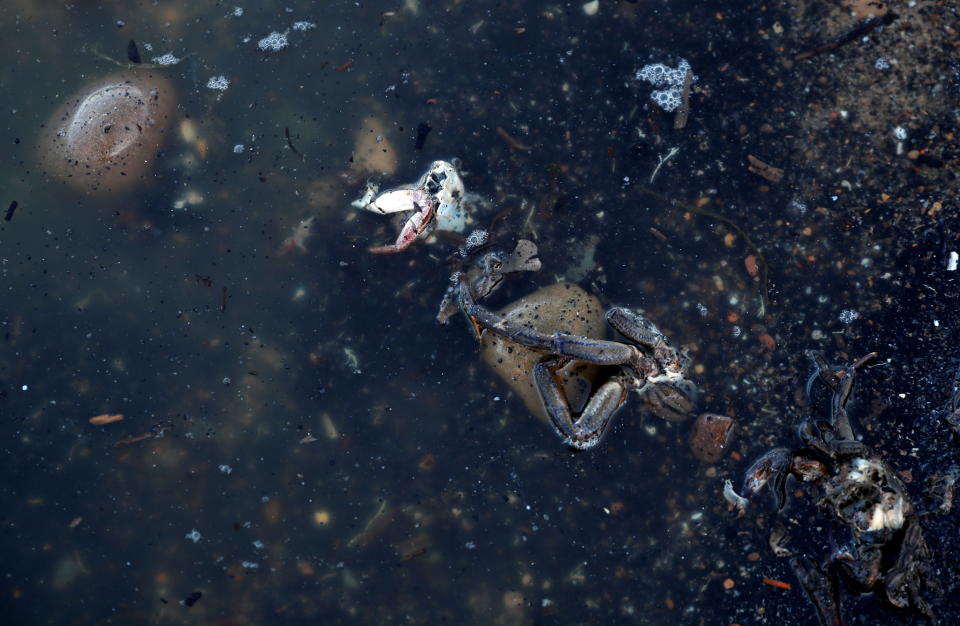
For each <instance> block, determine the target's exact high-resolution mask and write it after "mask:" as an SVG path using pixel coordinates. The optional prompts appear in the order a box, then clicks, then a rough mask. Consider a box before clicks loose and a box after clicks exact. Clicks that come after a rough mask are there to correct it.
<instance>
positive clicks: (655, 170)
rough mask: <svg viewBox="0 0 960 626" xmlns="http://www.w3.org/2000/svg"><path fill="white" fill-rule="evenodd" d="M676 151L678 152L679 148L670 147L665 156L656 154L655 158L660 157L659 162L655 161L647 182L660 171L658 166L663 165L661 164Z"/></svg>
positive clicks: (651, 180)
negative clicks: (655, 164) (655, 163)
mask: <svg viewBox="0 0 960 626" xmlns="http://www.w3.org/2000/svg"><path fill="white" fill-rule="evenodd" d="M678 152H680V148H670V152H668V153H667V156H665V157H664V156H660V155H659V154H658V155H657V158H658V159H660V162H659V163H657V166H656V167H655V168H653V174H650V180H649V181H648V182H651V183H652V182H653V179H654V178H656V177H657V173H658V172H659V171H660V168H661V167H663V164H664V163H666V162H667V161H669V160H670V159H671V157H673V155H675V154H676V153H678Z"/></svg>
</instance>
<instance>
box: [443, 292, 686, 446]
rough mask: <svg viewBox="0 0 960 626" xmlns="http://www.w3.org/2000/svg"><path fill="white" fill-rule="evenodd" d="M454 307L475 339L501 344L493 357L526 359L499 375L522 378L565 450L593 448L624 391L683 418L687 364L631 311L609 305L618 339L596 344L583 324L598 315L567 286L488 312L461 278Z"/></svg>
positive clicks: (591, 327)
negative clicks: (472, 329)
mask: <svg viewBox="0 0 960 626" xmlns="http://www.w3.org/2000/svg"><path fill="white" fill-rule="evenodd" d="M548 290H549V292H548ZM460 307H461V309H462V310H463V312H464V313H465V314H466V315H467V317H468V318H469V319H470V320H471V321H472V323H473V324H474V325H475V328H476V330H477V332H478V333H479V334H480V336H481V341H483V340H484V338H485V337H486V336H489V335H493V336H494V337H495V338H496V340H497V341H498V345H503V346H504V348H505V349H504V350H503V351H502V352H500V353H499V356H497V359H499V360H501V361H504V360H506V358H507V355H510V357H511V358H515V357H516V355H517V354H518V353H520V354H526V355H528V356H527V357H526V358H525V360H524V361H522V362H521V361H518V362H517V365H516V366H515V367H514V369H513V372H511V371H509V370H508V371H507V373H506V376H505V375H504V374H505V372H500V374H501V376H502V377H505V378H506V379H507V380H508V382H511V381H512V380H516V379H519V378H520V377H526V379H527V381H528V382H527V385H528V386H532V387H533V389H534V390H535V392H536V396H537V398H538V399H539V402H540V408H541V411H542V414H543V415H544V417H545V419H546V420H547V421H548V422H549V424H550V425H551V426H552V427H553V429H554V430H555V431H556V433H557V435H558V436H559V437H560V439H561V440H562V441H563V442H564V443H565V444H566V445H567V446H569V447H571V448H574V449H578V450H586V449H589V448H593V447H594V446H596V445H597V444H598V443H599V442H600V441H601V439H602V438H603V435H604V433H605V432H606V431H607V428H608V427H609V425H610V423H611V419H612V418H613V416H614V415H615V414H616V413H617V411H619V410H620V408H622V407H623V406H624V404H625V402H626V400H627V397H628V395H629V392H631V391H632V392H635V393H636V394H637V395H638V396H639V397H640V399H641V401H642V402H643V405H644V406H645V407H646V408H648V409H649V410H651V411H652V412H653V413H655V414H657V415H659V416H661V417H663V418H665V419H668V420H674V421H679V420H683V419H687V418H688V417H689V414H690V411H691V409H692V408H693V400H692V399H691V398H692V394H693V392H694V386H693V385H692V384H691V383H690V382H689V381H688V380H687V379H686V378H685V374H686V370H687V365H688V359H687V358H686V357H685V356H684V355H681V354H680V353H679V352H678V351H677V350H676V349H675V348H673V347H672V346H671V345H670V344H669V343H668V341H667V337H666V336H665V335H664V334H663V333H662V332H660V330H659V329H657V327H656V326H655V325H654V324H653V322H651V321H650V320H648V319H647V318H645V317H644V316H642V315H640V314H638V313H636V312H633V311H631V310H629V309H625V308H612V309H609V310H608V311H607V312H606V314H605V315H604V316H603V317H604V319H605V320H606V323H607V324H608V325H609V326H610V327H612V328H613V329H615V330H616V331H617V332H618V333H619V334H620V335H621V336H622V337H623V338H624V339H625V341H624V342H621V341H610V340H607V339H604V338H603V335H604V334H605V332H604V329H603V325H602V323H600V324H592V323H588V322H589V321H590V318H592V317H597V318H599V310H600V309H599V302H598V301H597V300H596V298H593V297H592V296H589V295H588V294H586V292H584V291H583V290H582V289H580V288H579V287H577V286H576V285H573V284H569V283H564V284H559V285H552V286H551V287H548V288H545V289H543V290H540V291H538V292H536V293H534V294H531V295H530V296H528V297H527V298H525V299H523V300H521V301H520V302H518V303H515V304H514V305H513V306H511V307H510V308H509V309H507V310H504V311H502V312H501V313H495V312H493V311H490V310H489V309H487V308H485V307H483V306H481V305H479V304H477V303H476V301H475V300H474V298H473V295H472V293H471V291H470V289H468V288H467V285H466V283H465V282H464V281H461V288H460ZM574 325H579V326H578V327H574ZM572 329H573V330H572ZM584 329H586V330H584ZM578 331H579V332H578ZM522 350H525V351H526V352H523V353H521V352H520V351H522ZM591 379H592V380H593V382H591ZM521 389H522V388H521ZM528 397H529V396H528ZM525 399H527V398H525ZM527 403H528V406H529V405H530V404H531V403H530V401H529V400H528V402H527Z"/></svg>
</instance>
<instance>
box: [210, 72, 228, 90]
mask: <svg viewBox="0 0 960 626" xmlns="http://www.w3.org/2000/svg"><path fill="white" fill-rule="evenodd" d="M229 86H230V79H228V78H227V77H226V76H214V77H213V78H211V79H210V80H208V81H207V89H216V90H218V91H226V90H227V87H229Z"/></svg>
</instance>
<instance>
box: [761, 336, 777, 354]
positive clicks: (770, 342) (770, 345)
mask: <svg viewBox="0 0 960 626" xmlns="http://www.w3.org/2000/svg"><path fill="white" fill-rule="evenodd" d="M757 339H759V340H760V343H761V344H763V347H764V348H766V349H767V350H774V349H775V348H776V347H777V340H776V339H774V338H773V337H771V336H770V333H763V334H762V335H760V336H759V337H757Z"/></svg>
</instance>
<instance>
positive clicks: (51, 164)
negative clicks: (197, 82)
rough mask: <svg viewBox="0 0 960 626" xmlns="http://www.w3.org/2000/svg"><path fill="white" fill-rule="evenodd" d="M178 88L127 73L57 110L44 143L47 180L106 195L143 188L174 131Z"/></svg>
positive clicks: (165, 81)
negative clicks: (158, 152)
mask: <svg viewBox="0 0 960 626" xmlns="http://www.w3.org/2000/svg"><path fill="white" fill-rule="evenodd" d="M174 100H175V94H174V89H173V84H172V83H171V82H170V81H169V80H168V79H167V78H166V77H164V76H162V75H160V74H157V73H153V72H146V71H144V72H123V73H119V74H112V75H110V76H107V77H105V78H101V79H99V80H97V81H95V82H93V83H92V84H90V85H88V86H86V87H84V88H83V89H82V90H81V91H80V92H78V93H77V94H75V95H74V96H72V97H70V98H69V99H68V100H67V101H66V102H65V103H64V104H63V105H61V106H60V108H59V109H57V111H56V113H54V115H53V116H52V117H51V118H50V121H49V122H48V124H47V126H46V127H45V128H44V130H43V133H42V135H41V137H40V142H39V151H40V154H39V159H40V164H41V166H42V168H43V170H44V171H45V173H46V174H48V175H49V176H51V177H52V178H55V179H58V180H61V181H63V182H65V183H66V184H68V185H70V186H71V187H73V188H75V189H79V190H84V191H87V192H90V193H95V194H100V195H105V194H111V193H116V192H120V191H124V190H127V189H130V188H132V187H134V186H136V185H137V184H138V183H140V182H141V181H142V180H143V178H144V175H146V174H147V173H148V172H149V171H150V168H151V166H152V164H153V160H154V157H156V154H157V151H158V150H159V149H160V147H161V145H162V144H163V142H164V141H165V140H166V138H167V136H168V135H170V131H171V129H172V128H173V126H174V124H173V120H172V117H171V116H172V113H173V109H174V106H175V103H174Z"/></svg>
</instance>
